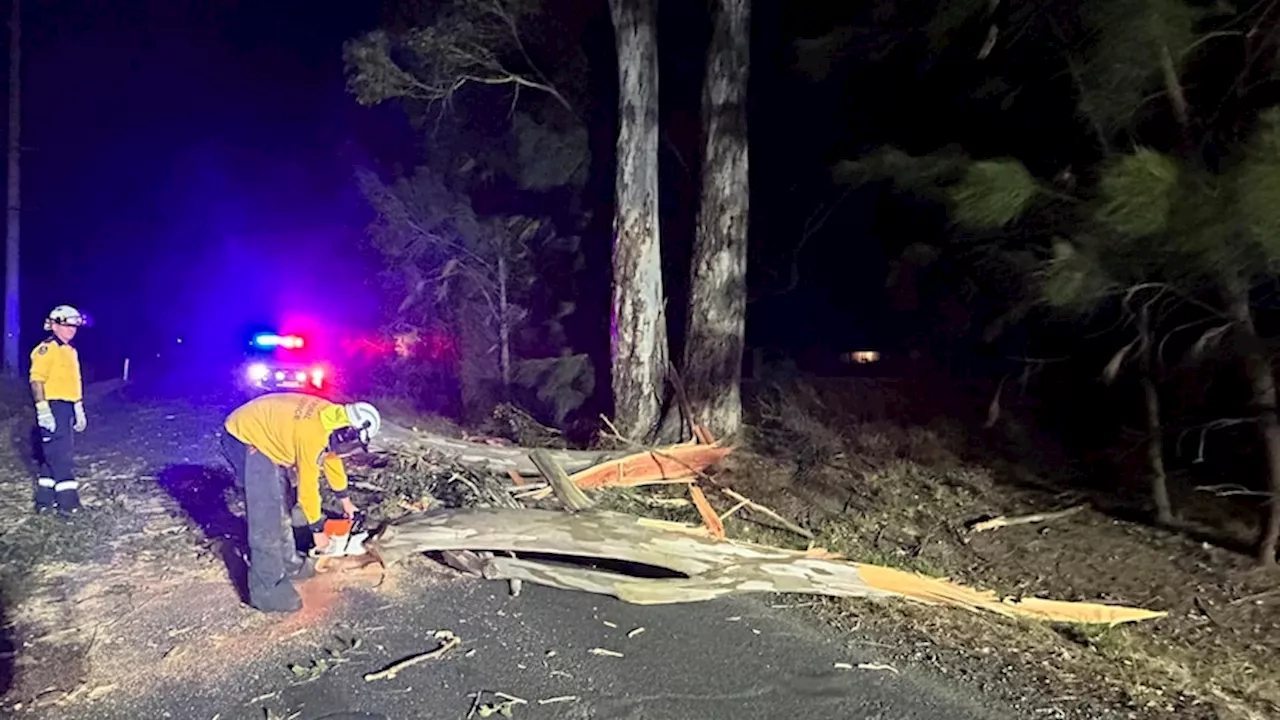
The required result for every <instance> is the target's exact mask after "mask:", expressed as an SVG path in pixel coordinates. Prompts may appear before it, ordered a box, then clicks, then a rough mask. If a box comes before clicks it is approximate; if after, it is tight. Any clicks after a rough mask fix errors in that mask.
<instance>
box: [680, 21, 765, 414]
mask: <svg viewBox="0 0 1280 720" xmlns="http://www.w3.org/2000/svg"><path fill="white" fill-rule="evenodd" d="M713 13H714V24H713V29H712V34H711V45H710V48H709V49H708V51H707V74H706V78H705V80H704V81H703V87H702V116H703V127H704V135H705V137H704V148H703V155H702V202H701V205H700V206H699V208H698V224H697V237H696V238H695V241H694V248H693V263H692V270H691V273H692V276H691V279H690V297H689V322H688V325H687V326H686V327H687V328H688V330H687V336H686V338H685V353H684V366H683V368H682V377H683V379H684V382H685V391H686V393H687V395H688V398H689V405H690V409H691V412H692V413H693V418H691V420H692V421H693V422H696V423H698V424H700V425H702V426H704V427H706V428H707V429H709V430H710V431H711V432H712V434H713V435H715V436H716V437H720V438H725V437H732V436H733V435H736V434H737V433H738V431H739V429H740V428H741V425H742V392H741V386H742V352H743V340H744V334H745V332H746V310H747V231H748V225H749V223H748V220H749V209H750V186H749V181H748V169H749V168H748V158H749V155H748V143H747V85H748V80H749V77H750V65H751V53H750V50H751V37H750V27H751V22H750V16H751V0H718V2H716V3H715V8H714V10H713Z"/></svg>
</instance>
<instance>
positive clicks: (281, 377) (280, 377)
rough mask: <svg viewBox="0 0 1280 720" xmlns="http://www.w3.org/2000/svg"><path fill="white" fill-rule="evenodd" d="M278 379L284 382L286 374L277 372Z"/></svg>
mask: <svg viewBox="0 0 1280 720" xmlns="http://www.w3.org/2000/svg"><path fill="white" fill-rule="evenodd" d="M276 379H277V380H283V379H284V373H282V372H279V371H277V372H276Z"/></svg>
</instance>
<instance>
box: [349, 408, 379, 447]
mask: <svg viewBox="0 0 1280 720" xmlns="http://www.w3.org/2000/svg"><path fill="white" fill-rule="evenodd" d="M343 408H344V409H345V410H346V411H347V420H348V421H349V422H350V423H351V427H353V428H355V429H356V430H359V431H360V444H361V445H368V444H369V441H370V440H372V439H373V438H374V436H376V435H377V434H378V431H379V430H381V429H382V415H381V414H380V413H379V412H378V408H376V407H374V406H373V405H371V404H369V403H367V402H354V403H350V404H348V405H344V406H343Z"/></svg>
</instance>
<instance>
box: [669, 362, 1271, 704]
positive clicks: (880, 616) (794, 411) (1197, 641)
mask: <svg viewBox="0 0 1280 720" xmlns="http://www.w3.org/2000/svg"><path fill="white" fill-rule="evenodd" d="M849 385H850V383H848V382H846V381H838V382H834V383H831V384H829V385H827V386H826V387H819V386H818V385H816V384H814V383H793V384H791V385H788V386H786V387H783V388H775V389H774V390H773V391H770V392H765V393H762V394H761V395H759V396H757V398H756V401H755V403H754V412H753V416H752V425H751V427H750V432H749V434H748V436H747V438H746V441H745V447H744V448H743V449H742V450H740V451H738V452H735V453H734V454H733V455H730V456H729V458H728V459H727V460H726V462H725V463H724V465H725V467H724V468H723V469H722V470H721V472H720V475H719V477H718V479H719V480H720V481H722V482H725V483H726V484H728V485H730V486H732V487H734V488H735V489H736V490H738V491H739V492H741V493H743V494H745V495H747V496H748V497H751V498H752V499H753V500H755V501H757V502H760V503H762V504H764V505H767V506H769V507H772V508H773V509H774V510H776V511H778V512H779V513H781V514H782V515H784V516H786V517H790V518H792V519H793V520H798V521H799V522H800V524H801V525H803V526H806V527H808V528H809V529H810V530H812V531H814V532H815V534H816V535H817V539H816V541H815V542H814V543H813V544H814V545H816V546H822V547H826V548H827V549H829V550H832V551H835V552H839V553H841V554H843V555H845V556H846V557H849V558H851V559H854V560H857V561H859V562H867V563H874V564H880V565H887V566H892V567H897V568H901V569H906V570H912V571H916V572H920V573H924V574H928V575H932V576H936V577H948V578H951V579H953V580H956V581H958V582H962V583H965V584H968V585H971V586H975V587H979V588H983V589H991V590H994V591H996V592H997V593H998V594H1000V595H1002V596H1039V597H1052V598H1056V599H1064V600H1085V601H1093V602H1104V603H1105V602H1112V603H1123V604H1129V605H1139V606H1143V607H1150V608H1152V609H1162V610H1169V611H1170V616H1169V617H1167V618H1164V619H1161V620H1156V621H1153V622H1146V623H1139V624H1134V625H1127V626H1118V627H1110V628H1108V627H1101V628H1099V627H1092V626H1070V625H1048V624H1043V623H1032V622H1024V621H1012V620H1007V619H1003V618H990V617H982V616H975V615H973V614H972V613H968V612H964V611H957V610H948V609H941V608H928V607H922V606H913V605H908V604H906V603H883V602H875V603H869V602H865V601H823V602H818V603H814V605H815V606H816V608H817V611H818V612H819V614H820V615H821V616H822V617H823V618H824V619H826V620H828V621H829V622H833V623H835V624H837V625H839V624H841V623H844V624H847V623H849V622H854V623H855V624H856V625H858V626H861V627H868V626H875V625H881V624H883V625H885V626H886V629H887V628H888V627H889V626H892V627H894V628H898V629H899V630H900V628H902V627H904V626H907V627H910V628H911V629H912V631H913V632H917V633H921V634H922V635H923V636H924V640H922V641H923V642H928V643H930V644H932V645H935V646H938V647H945V648H950V650H951V651H952V652H954V653H956V654H959V655H963V656H965V657H967V658H970V659H974V658H978V659H984V658H985V659H986V660H987V661H989V662H990V663H991V665H992V673H993V675H999V674H1001V673H1002V672H1003V673H1007V670H1005V671H1002V670H1000V669H999V668H1001V667H1005V666H1013V667H1017V668H1018V669H1019V671H1020V672H1021V673H1022V674H1024V675H1026V676H1028V678H1030V679H1031V681H1032V682H1033V683H1036V684H1039V685H1042V686H1043V687H1044V688H1045V690H1046V692H1053V693H1054V694H1055V695H1054V696H1055V697H1058V696H1060V697H1063V698H1072V699H1073V700H1072V701H1073V702H1074V701H1076V700H1074V699H1079V698H1092V699H1093V702H1100V703H1103V704H1105V705H1109V706H1112V707H1116V708H1120V709H1123V711H1124V712H1125V713H1127V714H1129V715H1130V716H1133V717H1169V716H1171V714H1173V715H1176V716H1177V717H1183V718H1215V719H1222V720H1226V719H1232V720H1234V719H1237V718H1239V719H1242V720H1243V719H1248V720H1254V719H1255V718H1256V719H1261V718H1267V717H1280V668H1278V667H1276V665H1275V662H1274V658H1276V657H1280V592H1276V593H1274V594H1271V593H1269V591H1270V590H1271V589H1272V588H1274V587H1275V586H1276V576H1275V575H1274V574H1272V573H1267V572H1260V571H1256V570H1254V569H1253V566H1252V563H1251V561H1250V559H1249V558H1247V557H1244V556H1241V555H1238V554H1235V553H1232V552H1230V551H1227V550H1224V549H1222V548H1219V547H1214V546H1210V545H1208V544H1205V543H1202V542H1200V541H1195V540H1192V539H1190V538H1187V537H1184V536H1180V535H1177V534H1175V533H1170V532H1167V531H1163V530H1158V529H1155V528H1151V527H1147V526H1144V525H1139V524H1135V523H1132V522H1128V521H1125V520H1122V519H1118V518H1115V517H1111V516H1108V515H1106V514H1104V513H1103V512H1100V511H1097V510H1095V509H1089V510H1085V511H1084V512H1081V513H1078V514H1076V515H1073V516H1071V517H1069V518H1065V519H1062V520H1058V521H1054V522H1050V523H1045V524H1035V525H1024V526H1017V527H1007V528H1002V529H997V530H993V531H989V532H982V533H973V532H970V531H969V530H968V529H967V525H968V524H969V523H970V522H972V521H974V520H979V519H983V518H985V517H991V516H996V515H1002V514H1005V515H1009V516H1013V515H1019V514H1024V513H1031V512H1042V511H1046V510H1056V509H1061V508H1063V507H1066V506H1069V505H1074V504H1077V503H1080V502H1085V501H1087V497H1086V496H1084V495H1083V494H1081V493H1078V492H1074V491H1073V490H1072V489H1071V488H1069V487H1063V488H1061V490H1060V491H1057V492H1053V491H1050V490H1047V489H1046V488H1051V487H1052V482H1051V479H1050V478H1034V482H1033V483H1031V484H1030V485H1029V484H1028V483H1027V482H1025V480H1026V478H1025V474H1026V473H1028V472H1029V471H1028V470H1027V469H1026V468H1017V469H1016V472H1017V473H1018V474H1020V476H1022V477H1020V479H1019V481H1017V482H1014V481H1013V480H1011V479H1010V478H1009V477H1008V475H1009V474H1010V473H1011V472H1013V471H1012V470H1011V469H1010V468H1009V467H1004V466H1001V465H997V464H992V466H991V467H984V466H980V465H977V464H975V463H974V462H973V461H971V460H965V459H963V458H964V457H965V456H966V455H969V456H971V453H969V452H968V446H967V443H968V438H967V435H966V433H964V432H963V431H962V430H961V429H959V428H958V427H957V426H956V425H952V424H948V423H935V424H933V425H931V426H928V427H913V426H907V425H899V424H895V423H892V422H885V421H882V420H881V421H877V420H871V419H868V418H867V417H866V416H865V414H862V411H860V410H857V409H856V405H857V402H858V401H857V400H855V401H853V402H850V400H849V397H850V393H848V392H847V391H848V388H849ZM882 391H883V389H882ZM867 394H868V391H867V389H866V388H865V386H864V387H861V388H859V389H858V391H857V393H856V394H855V395H856V396H858V397H860V398H861V399H862V401H863V402H865V398H866V396H867ZM899 404H900V403H898V402H897V401H894V400H885V401H881V402H880V403H879V406H881V407H893V406H896V405H899ZM851 405H853V406H855V410H854V411H853V412H851V411H850V410H849V408H850V406H851ZM681 519H685V520H689V519H691V516H690V515H689V514H688V512H685V513H684V514H683V516H682V517H681ZM753 520H754V518H753ZM761 522H764V520H763V519H761ZM727 529H728V530H729V532H730V534H731V535H732V536H733V537H736V538H741V539H744V540H750V541H753V542H764V543H769V544H775V545H787V546H792V547H803V546H804V544H805V542H806V541H805V540H804V539H803V538H797V536H795V535H794V534H790V533H786V532H783V531H780V530H776V529H773V528H768V527H765V526H764V525H762V524H758V523H756V522H750V521H745V520H740V519H737V518H731V519H730V521H729V523H727ZM1255 596H1256V597H1257V599H1256V600H1250V598H1252V597H1255ZM1246 601H1247V602H1246ZM994 681H995V680H993V682H994ZM1064 702H1067V701H1066V700H1064Z"/></svg>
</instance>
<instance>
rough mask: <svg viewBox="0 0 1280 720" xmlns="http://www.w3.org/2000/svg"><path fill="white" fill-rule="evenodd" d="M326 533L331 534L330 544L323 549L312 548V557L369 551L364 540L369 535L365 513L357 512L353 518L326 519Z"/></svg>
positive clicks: (342, 555) (338, 555)
mask: <svg viewBox="0 0 1280 720" xmlns="http://www.w3.org/2000/svg"><path fill="white" fill-rule="evenodd" d="M324 534H325V535H328V536H329V544H328V545H326V546H325V547H324V549H323V550H317V549H316V548H311V556H312V557H346V556H349V555H364V554H366V553H367V552H368V550H366V549H365V547H364V541H365V540H366V539H368V537H369V531H368V530H366V529H365V523H364V513H356V514H355V517H353V518H339V519H336V520H326V521H325V523H324Z"/></svg>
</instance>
